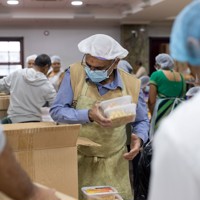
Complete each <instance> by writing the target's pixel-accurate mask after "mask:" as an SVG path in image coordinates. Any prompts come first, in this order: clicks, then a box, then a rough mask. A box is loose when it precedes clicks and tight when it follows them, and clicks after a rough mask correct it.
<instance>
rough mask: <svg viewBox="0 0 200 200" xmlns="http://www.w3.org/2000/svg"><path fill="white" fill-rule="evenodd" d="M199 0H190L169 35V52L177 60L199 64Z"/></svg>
mask: <svg viewBox="0 0 200 200" xmlns="http://www.w3.org/2000/svg"><path fill="white" fill-rule="evenodd" d="M199 18H200V1H199V0H198V1H192V2H191V3H190V4H188V5H187V6H186V7H185V8H184V9H183V10H182V11H181V12H180V14H179V15H178V16H177V18H176V20H175V22H174V25H173V28H172V32H171V37H170V52H171V55H172V57H173V58H174V59H175V60H177V61H179V62H187V63H189V64H190V65H192V66H194V67H198V66H200V42H199V41H200V20H199Z"/></svg>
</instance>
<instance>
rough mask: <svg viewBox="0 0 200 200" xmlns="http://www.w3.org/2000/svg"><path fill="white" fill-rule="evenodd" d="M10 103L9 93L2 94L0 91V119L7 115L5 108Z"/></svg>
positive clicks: (6, 108)
mask: <svg viewBox="0 0 200 200" xmlns="http://www.w3.org/2000/svg"><path fill="white" fill-rule="evenodd" d="M9 103H10V96H9V95H5V94H4V95H2V93H0V119H2V118H3V117H6V116H7V110H8V106H9Z"/></svg>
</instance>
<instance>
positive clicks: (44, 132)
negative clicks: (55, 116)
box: [2, 122, 99, 199]
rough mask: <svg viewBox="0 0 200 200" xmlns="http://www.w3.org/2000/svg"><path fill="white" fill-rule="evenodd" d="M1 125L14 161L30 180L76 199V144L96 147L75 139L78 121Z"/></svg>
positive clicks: (89, 142)
mask: <svg viewBox="0 0 200 200" xmlns="http://www.w3.org/2000/svg"><path fill="white" fill-rule="evenodd" d="M2 126H3V129H4V132H5V133H6V135H7V138H8V141H9V143H10V144H11V146H12V148H13V150H14V152H15V155H16V158H17V160H18V161H19V163H20V164H21V166H22V167H23V168H24V169H25V170H26V171H27V173H28V174H29V176H30V177H31V178H32V180H33V181H34V182H38V183H40V184H43V185H46V186H48V187H51V188H55V189H56V190H58V191H60V192H63V193H64V194H67V195H69V196H72V197H74V198H77V199H78V165H77V145H85V146H90V145H95V146H99V145H98V144H96V143H94V142H92V141H90V140H88V139H86V138H78V135H79V132H80V128H81V125H80V124H73V125H70V124H65V125H56V124H55V123H54V122H38V123H17V124H6V125H2Z"/></svg>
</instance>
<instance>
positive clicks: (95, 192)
mask: <svg viewBox="0 0 200 200" xmlns="http://www.w3.org/2000/svg"><path fill="white" fill-rule="evenodd" d="M81 190H82V192H83V193H84V195H85V196H86V197H87V199H89V200H118V199H119V200H122V198H121V196H120V195H119V194H118V192H117V190H116V189H115V188H114V187H111V186H91V187H83V188H81Z"/></svg>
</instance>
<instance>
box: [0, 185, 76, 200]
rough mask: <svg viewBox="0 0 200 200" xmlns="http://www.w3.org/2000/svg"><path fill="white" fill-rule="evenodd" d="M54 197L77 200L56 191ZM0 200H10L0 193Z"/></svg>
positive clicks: (63, 199)
mask: <svg viewBox="0 0 200 200" xmlns="http://www.w3.org/2000/svg"><path fill="white" fill-rule="evenodd" d="M36 185H38V186H39V187H43V188H47V187H46V186H44V185H41V184H37V183H36ZM56 196H57V197H59V198H60V200H77V199H75V198H73V197H70V196H68V195H65V194H63V193H61V192H58V191H56ZM0 199H1V200H11V198H9V197H7V196H6V195H4V194H3V193H1V192H0Z"/></svg>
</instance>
